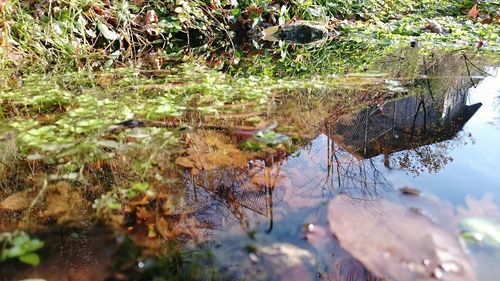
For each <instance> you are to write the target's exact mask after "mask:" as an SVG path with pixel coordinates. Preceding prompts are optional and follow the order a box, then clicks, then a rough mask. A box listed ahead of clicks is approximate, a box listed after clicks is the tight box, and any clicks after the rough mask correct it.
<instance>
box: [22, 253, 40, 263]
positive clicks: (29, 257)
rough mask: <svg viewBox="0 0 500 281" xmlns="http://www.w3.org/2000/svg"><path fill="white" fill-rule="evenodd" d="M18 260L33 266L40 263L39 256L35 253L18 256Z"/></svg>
mask: <svg viewBox="0 0 500 281" xmlns="http://www.w3.org/2000/svg"><path fill="white" fill-rule="evenodd" d="M19 260H20V261H21V262H23V263H25V264H29V265H33V266H37V265H38V264H39V263H40V257H39V256H38V255H37V254H35V253H31V254H26V255H24V256H20V257H19Z"/></svg>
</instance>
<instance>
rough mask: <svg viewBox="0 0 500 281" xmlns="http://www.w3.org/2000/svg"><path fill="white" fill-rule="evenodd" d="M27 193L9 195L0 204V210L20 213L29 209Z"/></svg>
mask: <svg viewBox="0 0 500 281" xmlns="http://www.w3.org/2000/svg"><path fill="white" fill-rule="evenodd" d="M29 199H30V198H29V196H28V192H27V191H21V192H17V193H14V194H12V195H10V196H9V197H7V198H5V199H4V200H3V201H2V202H0V210H8V211H20V210H23V209H26V208H28V207H29V204H30V201H29Z"/></svg>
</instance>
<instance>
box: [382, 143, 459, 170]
mask: <svg viewBox="0 0 500 281" xmlns="http://www.w3.org/2000/svg"><path fill="white" fill-rule="evenodd" d="M448 143H453V142H442V143H437V144H433V145H427V146H421V147H417V148H414V149H409V150H405V151H402V152H398V153H395V154H393V155H391V156H389V157H392V158H391V159H390V162H391V166H399V167H400V168H402V169H404V170H406V171H408V172H410V173H413V174H415V175H417V176H419V175H420V174H421V173H424V172H428V173H437V172H439V171H440V170H441V169H442V168H443V167H444V166H445V165H447V164H448V163H449V162H451V161H453V158H452V157H450V156H448V155H446V153H447V149H448V146H447V145H448Z"/></svg>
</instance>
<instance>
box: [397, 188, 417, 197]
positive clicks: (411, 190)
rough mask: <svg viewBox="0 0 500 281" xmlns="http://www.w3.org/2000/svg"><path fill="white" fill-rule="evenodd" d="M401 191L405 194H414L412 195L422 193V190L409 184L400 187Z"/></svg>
mask: <svg viewBox="0 0 500 281" xmlns="http://www.w3.org/2000/svg"><path fill="white" fill-rule="evenodd" d="M399 191H400V192H401V193H403V194H405V195H412V196H419V195H420V193H421V191H420V190H418V189H416V188H413V187H408V186H405V187H402V188H400V189H399Z"/></svg>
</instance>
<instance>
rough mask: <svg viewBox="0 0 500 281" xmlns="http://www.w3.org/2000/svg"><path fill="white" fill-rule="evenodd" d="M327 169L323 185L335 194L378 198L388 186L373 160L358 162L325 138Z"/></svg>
mask: <svg viewBox="0 0 500 281" xmlns="http://www.w3.org/2000/svg"><path fill="white" fill-rule="evenodd" d="M327 147H328V154H327V155H328V156H327V157H328V167H327V173H326V178H325V180H324V185H325V186H328V187H329V188H331V189H332V190H336V191H337V192H336V193H339V194H340V193H342V194H349V195H351V196H355V197H360V198H374V197H378V193H379V191H380V189H383V188H385V187H387V186H388V182H387V180H386V179H385V178H384V176H383V174H382V173H381V172H380V171H379V170H378V168H377V166H376V165H375V163H374V162H373V159H368V160H359V159H356V158H355V157H354V156H353V155H351V154H349V152H347V151H345V150H344V149H342V148H341V147H340V146H338V145H336V144H335V142H334V141H332V140H330V138H327Z"/></svg>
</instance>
